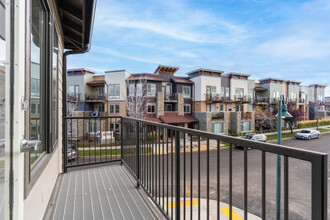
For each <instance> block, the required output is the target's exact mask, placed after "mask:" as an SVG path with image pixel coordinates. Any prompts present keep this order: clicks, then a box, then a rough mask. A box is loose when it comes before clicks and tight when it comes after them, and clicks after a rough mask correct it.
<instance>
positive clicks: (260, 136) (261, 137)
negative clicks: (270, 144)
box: [235, 134, 267, 150]
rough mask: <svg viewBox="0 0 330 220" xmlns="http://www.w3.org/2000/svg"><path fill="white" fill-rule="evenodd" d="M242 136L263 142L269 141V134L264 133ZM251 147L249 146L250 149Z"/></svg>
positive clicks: (237, 146)
mask: <svg viewBox="0 0 330 220" xmlns="http://www.w3.org/2000/svg"><path fill="white" fill-rule="evenodd" d="M241 138H243V139H247V140H251V141H261V142H266V141H267V136H266V135H264V134H246V135H244V136H242V137H241ZM235 147H236V148H241V149H243V147H242V146H239V145H235ZM250 149H251V148H248V150H250Z"/></svg>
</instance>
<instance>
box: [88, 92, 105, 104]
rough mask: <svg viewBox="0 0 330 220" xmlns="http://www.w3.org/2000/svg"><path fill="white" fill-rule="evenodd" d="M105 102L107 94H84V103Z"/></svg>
mask: <svg viewBox="0 0 330 220" xmlns="http://www.w3.org/2000/svg"><path fill="white" fill-rule="evenodd" d="M106 100H107V94H102V95H98V94H97V95H95V94H85V101H86V102H104V101H106Z"/></svg>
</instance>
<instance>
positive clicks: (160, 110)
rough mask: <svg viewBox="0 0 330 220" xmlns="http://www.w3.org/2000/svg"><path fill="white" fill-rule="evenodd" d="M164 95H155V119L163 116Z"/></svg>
mask: <svg viewBox="0 0 330 220" xmlns="http://www.w3.org/2000/svg"><path fill="white" fill-rule="evenodd" d="M164 109H165V108H164V93H163V92H158V93H157V111H156V112H157V118H158V117H159V116H162V115H164Z"/></svg>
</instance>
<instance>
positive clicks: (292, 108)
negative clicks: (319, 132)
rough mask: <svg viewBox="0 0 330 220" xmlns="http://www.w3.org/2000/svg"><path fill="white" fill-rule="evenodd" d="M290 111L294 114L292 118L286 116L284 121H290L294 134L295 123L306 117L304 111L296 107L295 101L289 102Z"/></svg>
mask: <svg viewBox="0 0 330 220" xmlns="http://www.w3.org/2000/svg"><path fill="white" fill-rule="evenodd" d="M288 112H289V113H290V114H291V115H292V117H290V118H285V119H284V121H286V122H288V123H289V125H290V129H291V134H293V124H294V123H296V122H298V121H301V120H303V119H304V112H303V111H301V110H300V109H299V108H296V107H295V104H294V103H291V102H289V103H288Z"/></svg>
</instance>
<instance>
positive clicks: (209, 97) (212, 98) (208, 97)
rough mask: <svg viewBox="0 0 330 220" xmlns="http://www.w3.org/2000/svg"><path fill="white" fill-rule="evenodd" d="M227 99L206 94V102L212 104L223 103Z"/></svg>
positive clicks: (221, 95)
mask: <svg viewBox="0 0 330 220" xmlns="http://www.w3.org/2000/svg"><path fill="white" fill-rule="evenodd" d="M226 98H227V99H229V97H225V96H224V95H223V94H212V93H211V94H206V101H213V102H223V101H225V100H226Z"/></svg>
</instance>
